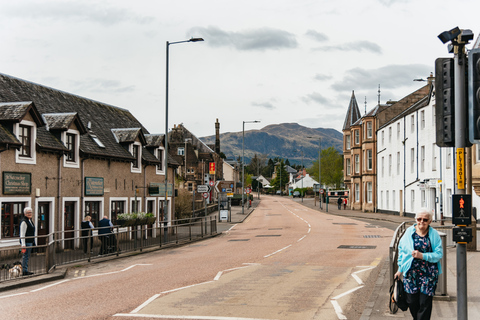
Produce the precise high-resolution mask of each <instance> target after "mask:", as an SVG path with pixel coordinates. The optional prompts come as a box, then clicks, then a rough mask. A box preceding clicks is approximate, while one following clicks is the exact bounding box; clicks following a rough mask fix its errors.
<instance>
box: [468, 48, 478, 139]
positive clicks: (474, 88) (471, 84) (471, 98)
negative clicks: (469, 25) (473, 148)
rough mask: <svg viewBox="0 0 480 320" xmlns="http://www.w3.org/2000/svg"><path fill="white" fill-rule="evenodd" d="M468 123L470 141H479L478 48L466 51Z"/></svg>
mask: <svg viewBox="0 0 480 320" xmlns="http://www.w3.org/2000/svg"><path fill="white" fill-rule="evenodd" d="M468 122H469V123H468V125H469V135H468V136H469V139H470V142H471V143H480V49H473V50H470V52H469V53H468Z"/></svg>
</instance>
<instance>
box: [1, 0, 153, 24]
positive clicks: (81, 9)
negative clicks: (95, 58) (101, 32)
mask: <svg viewBox="0 0 480 320" xmlns="http://www.w3.org/2000/svg"><path fill="white" fill-rule="evenodd" d="M2 11H3V12H2V13H3V14H4V15H5V14H6V15H7V16H8V17H16V18H22V19H24V18H27V17H28V18H29V19H43V20H51V21H80V22H83V21H88V22H96V23H99V24H103V25H109V26H110V25H115V24H118V23H121V22H125V21H128V22H134V23H138V24H146V23H150V22H152V21H153V20H154V18H153V17H148V16H139V15H135V14H134V13H133V12H132V11H130V10H126V9H122V8H116V7H113V6H106V5H105V4H103V3H101V2H88V3H87V2H85V3H84V2H67V1H50V2H42V1H31V2H29V3H28V5H25V4H24V3H23V2H12V5H9V6H5V7H4V8H2Z"/></svg>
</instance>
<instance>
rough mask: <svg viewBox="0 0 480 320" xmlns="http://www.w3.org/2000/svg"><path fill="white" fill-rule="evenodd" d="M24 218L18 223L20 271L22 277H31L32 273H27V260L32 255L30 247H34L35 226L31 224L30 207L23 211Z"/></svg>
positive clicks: (31, 213) (31, 214) (31, 211)
mask: <svg viewBox="0 0 480 320" xmlns="http://www.w3.org/2000/svg"><path fill="white" fill-rule="evenodd" d="M23 214H24V218H23V220H22V222H20V244H21V246H22V253H23V259H22V270H23V275H24V276H28V275H32V274H33V272H29V271H28V260H29V258H30V254H31V253H32V247H34V246H35V238H34V237H35V225H34V224H33V220H32V216H33V210H32V208H30V207H26V208H25V209H24V210H23Z"/></svg>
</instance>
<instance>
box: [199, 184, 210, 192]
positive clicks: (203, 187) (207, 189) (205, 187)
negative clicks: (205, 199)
mask: <svg viewBox="0 0 480 320" xmlns="http://www.w3.org/2000/svg"><path fill="white" fill-rule="evenodd" d="M197 192H198V193H205V192H210V186H209V185H206V184H200V185H198V186H197Z"/></svg>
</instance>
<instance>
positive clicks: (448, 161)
mask: <svg viewBox="0 0 480 320" xmlns="http://www.w3.org/2000/svg"><path fill="white" fill-rule="evenodd" d="M476 148H477V157H478V156H479V151H480V148H478V147H476ZM477 159H480V158H477ZM445 162H446V163H445V166H446V167H447V169H450V168H451V167H452V148H447V159H446V161H445ZM478 162H480V161H478Z"/></svg>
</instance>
